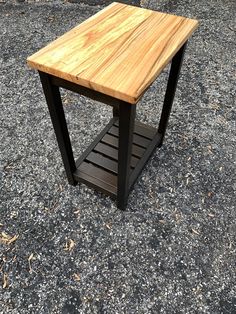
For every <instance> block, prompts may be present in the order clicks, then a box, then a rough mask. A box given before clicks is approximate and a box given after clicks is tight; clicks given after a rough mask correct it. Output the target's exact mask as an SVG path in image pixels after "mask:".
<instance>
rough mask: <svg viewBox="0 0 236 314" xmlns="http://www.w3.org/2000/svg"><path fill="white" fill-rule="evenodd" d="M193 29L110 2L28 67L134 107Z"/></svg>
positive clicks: (190, 23) (182, 21) (192, 24)
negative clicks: (131, 104)
mask: <svg viewBox="0 0 236 314" xmlns="http://www.w3.org/2000/svg"><path fill="white" fill-rule="evenodd" d="M197 25H198V22H197V21H196V20H193V19H188V18H185V17H180V16H175V15H170V14H165V13H160V12H156V11H151V10H147V9H143V8H138V7H134V6H129V5H125V4H121V3H117V2H114V3H112V4H111V5H109V6H108V7H106V8H105V9H103V10H102V11H100V12H98V13H97V14H95V15H94V16H92V17H90V18H89V19H87V20H86V21H84V22H83V23H81V24H79V25H78V26H76V27H75V28H73V29H72V30H70V31H69V32H67V33H66V34H64V35H63V36H61V37H59V38H58V39H56V40H55V41H53V42H52V43H50V44H49V45H47V46H46V47H44V48H42V49H41V50H39V51H38V52H36V53H35V54H33V55H32V56H30V57H29V58H28V59H27V63H28V65H29V66H30V67H32V68H35V69H37V70H40V71H42V72H46V73H49V74H52V75H54V76H57V77H60V78H63V79H66V80H68V81H70V82H74V83H77V84H80V85H82V86H85V87H89V88H91V89H94V90H96V91H99V92H102V93H104V94H107V95H110V96H113V97H115V98H118V99H121V100H124V101H126V102H129V103H133V104H134V103H136V102H137V101H138V100H139V99H140V97H141V96H142V94H143V93H144V91H145V90H146V89H147V88H148V86H149V85H150V84H151V83H152V82H153V81H154V80H155V78H156V77H157V76H158V75H159V74H160V72H161V71H162V69H163V68H164V67H165V66H166V65H167V64H168V63H169V61H170V60H171V59H172V57H173V56H174V55H175V53H176V52H177V51H178V50H179V48H180V47H181V46H182V45H183V44H184V42H186V40H187V39H188V38H189V37H190V36H191V34H192V33H193V31H194V30H195V29H196V28H197Z"/></svg>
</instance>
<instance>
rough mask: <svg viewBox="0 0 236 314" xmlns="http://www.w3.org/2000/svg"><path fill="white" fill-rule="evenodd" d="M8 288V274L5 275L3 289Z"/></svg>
mask: <svg viewBox="0 0 236 314" xmlns="http://www.w3.org/2000/svg"><path fill="white" fill-rule="evenodd" d="M7 286H8V277H7V275H6V274H3V284H2V287H3V289H5V288H7Z"/></svg>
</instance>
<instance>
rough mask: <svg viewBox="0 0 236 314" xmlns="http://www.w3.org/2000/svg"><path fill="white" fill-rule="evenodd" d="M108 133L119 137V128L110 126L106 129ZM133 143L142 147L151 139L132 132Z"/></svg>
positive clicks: (146, 145)
mask: <svg viewBox="0 0 236 314" xmlns="http://www.w3.org/2000/svg"><path fill="white" fill-rule="evenodd" d="M108 134H111V135H114V136H116V137H119V128H117V127H116V126H112V127H111V128H110V129H109V130H108ZM133 143H134V144H136V145H138V146H141V147H143V148H146V147H148V145H149V144H150V143H151V141H150V140H149V139H147V138H145V137H143V136H140V135H137V134H133Z"/></svg>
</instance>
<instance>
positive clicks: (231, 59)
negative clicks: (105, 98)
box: [0, 0, 236, 314]
mask: <svg viewBox="0 0 236 314" xmlns="http://www.w3.org/2000/svg"><path fill="white" fill-rule="evenodd" d="M71 2H75V3H70V2H56V1H54V2H49V1H41V2H37V1H28V2H20V3H17V2H14V1H0V28H1V32H0V52H1V53H0V69H1V72H0V77H1V79H0V91H1V93H0V103H1V113H0V128H1V131H0V134H1V141H0V200H1V203H0V215H1V216H0V254H1V255H0V256H1V260H0V283H1V285H0V313H4V314H5V313H12V314H15V313H17V314H18V313H20V314H21V313H26V314H28V313H34V314H47V313H62V314H67V313H81V314H83V313H85V314H89V313H95V314H96V313H100V314H102V313H109V314H110V313H112V314H113V313H117V314H122V313H127V314H133V313H135V314H136V313H138V314H141V313H145V314H146V313H147V314H149V313H150V314H151V313H154V314H155V313H167V314H172V313H184V314H188V313H191V314H192V313H214V314H219V313H223V314H226V313H229V314H233V313H236V286H235V282H236V272H235V269H236V263H235V261H236V256H235V255H236V254H235V252H236V251H235V250H236V249H235V245H236V241H235V240H236V239H235V234H236V225H235V194H234V193H235V187H236V186H235V178H236V176H235V138H236V137H235V130H236V128H235V120H236V113H235V89H234V88H235V70H236V65H235V48H236V47H235V34H236V26H235V12H236V5H235V1H234V0H208V1H204V0H191V1H190V0H181V1H177V0H174V1H168V0H161V1H158V3H157V2H156V1H154V0H149V1H142V2H141V5H142V6H144V7H147V6H148V7H150V8H152V9H157V10H160V11H165V12H171V13H174V14H179V15H184V16H189V17H194V18H197V19H199V20H200V27H199V29H198V31H197V32H195V34H194V36H193V37H192V39H191V40H190V42H189V45H188V49H187V51H186V55H185V62H184V64H183V67H182V75H181V78H180V81H179V87H178V91H177V94H176V98H175V103H174V108H173V112H172V115H171V119H170V123H169V129H168V133H167V136H166V141H165V145H164V146H163V147H162V148H161V149H159V150H157V152H156V153H155V154H154V155H153V157H152V159H151V160H150V162H149V163H148V164H147V166H146V168H145V169H144V171H143V172H142V175H141V176H140V178H139V180H138V182H137V184H136V185H135V187H134V190H133V191H132V193H131V194H130V198H129V203H128V206H127V211H125V212H122V211H119V210H117V209H116V206H115V204H114V202H113V201H112V200H111V199H110V198H109V197H106V196H103V195H102V194H100V193H98V192H96V191H94V190H91V189H89V188H87V187H86V186H85V185H83V184H79V185H78V186H77V187H71V186H69V185H68V184H67V181H66V178H65V173H64V170H63V166H62V162H61V159H60V155H59V152H58V147H57V143H56V139H55V135H54V132H53V129H52V126H51V122H50V119H49V115H48V111H47V108H46V104H45V99H44V95H43V93H42V89H41V86H40V82H39V78H38V75H37V73H36V72H34V71H31V70H29V69H28V68H27V66H26V63H25V60H26V58H27V56H28V55H30V54H32V53H33V52H35V51H36V50H38V49H39V48H40V47H42V46H44V45H45V44H46V43H48V42H49V41H51V40H53V39H55V38H56V37H57V36H59V35H61V34H62V33H64V32H65V31H66V30H69V29H70V28H71V27H73V26H74V25H75V24H77V23H79V22H81V21H83V20H84V19H86V18H87V17H89V16H90V15H92V14H94V13H95V12H97V11H98V10H100V9H101V8H102V5H103V4H104V3H105V2H106V3H108V2H109V1H101V2H100V5H92V4H98V3H99V2H98V1H96V2H92V1H89V0H87V1H83V2H80V1H71ZM132 3H136V4H137V2H135V1H133V2H132ZM167 73H168V72H167V70H165V71H164V72H163V74H162V75H161V76H160V78H159V79H158V80H157V81H156V82H155V83H154V84H153V85H152V86H151V88H150V90H149V91H148V92H147V93H146V95H145V96H144V97H143V99H142V101H141V102H140V104H139V106H138V118H139V119H140V120H142V121H144V122H147V123H149V124H151V125H157V123H158V119H159V113H160V106H159V104H161V102H162V97H163V93H164V90H165V84H166V78H167ZM63 100H64V103H65V112H66V117H67V120H68V124H69V130H70V134H71V138H72V144H73V148H74V151H75V156H76V157H77V156H78V155H79V154H80V153H81V152H82V151H83V150H84V149H85V148H86V147H87V145H88V143H89V142H90V141H91V140H92V139H93V138H94V137H95V136H96V134H97V132H98V131H100V130H101V129H102V128H103V126H104V125H105V124H106V122H107V121H108V120H109V116H111V109H110V108H108V107H107V106H105V105H102V104H96V105H95V104H94V103H93V102H92V101H90V100H88V99H85V98H82V97H78V96H77V95H74V94H72V93H69V92H66V91H64V92H63ZM91 126H92V127H91Z"/></svg>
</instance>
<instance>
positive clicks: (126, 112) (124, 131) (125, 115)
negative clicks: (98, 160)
mask: <svg viewBox="0 0 236 314" xmlns="http://www.w3.org/2000/svg"><path fill="white" fill-rule="evenodd" d="M135 112H136V105H132V104H129V103H126V102H123V101H121V102H120V105H119V150H118V182H117V207H118V208H119V209H123V210H124V209H125V207H126V204H127V200H128V194H129V178H130V160H131V153H132V144H133V131H134V121H135Z"/></svg>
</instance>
